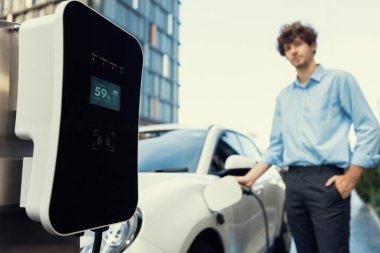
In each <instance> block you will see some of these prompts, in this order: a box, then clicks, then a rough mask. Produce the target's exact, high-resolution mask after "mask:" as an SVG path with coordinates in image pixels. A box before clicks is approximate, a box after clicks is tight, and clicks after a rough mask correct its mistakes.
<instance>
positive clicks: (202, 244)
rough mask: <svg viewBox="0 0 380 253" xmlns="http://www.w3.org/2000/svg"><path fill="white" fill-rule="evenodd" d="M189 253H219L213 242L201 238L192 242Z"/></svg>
mask: <svg viewBox="0 0 380 253" xmlns="http://www.w3.org/2000/svg"><path fill="white" fill-rule="evenodd" d="M187 253H219V252H217V251H216V250H215V248H214V247H213V246H212V244H211V243H209V242H207V241H205V240H203V239H199V240H196V241H195V242H193V244H191V246H190V249H189V251H188V252H187Z"/></svg>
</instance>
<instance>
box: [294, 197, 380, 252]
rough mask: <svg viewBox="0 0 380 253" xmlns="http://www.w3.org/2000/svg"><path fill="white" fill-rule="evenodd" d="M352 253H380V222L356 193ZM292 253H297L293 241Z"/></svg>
mask: <svg viewBox="0 0 380 253" xmlns="http://www.w3.org/2000/svg"><path fill="white" fill-rule="evenodd" d="M350 252H351V253H380V222H379V219H378V217H377V216H376V214H375V213H374V211H373V210H372V208H370V207H368V206H367V205H366V204H365V203H363V201H362V200H361V199H360V198H359V195H358V194H357V193H356V191H354V192H353V193H352V196H351V240H350ZM290 253H297V251H296V249H295V245H294V242H293V241H292V245H291V249H290Z"/></svg>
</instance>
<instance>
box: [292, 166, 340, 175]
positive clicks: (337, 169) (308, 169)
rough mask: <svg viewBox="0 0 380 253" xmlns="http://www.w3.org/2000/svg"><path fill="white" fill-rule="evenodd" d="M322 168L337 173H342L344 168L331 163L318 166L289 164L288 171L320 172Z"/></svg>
mask: <svg viewBox="0 0 380 253" xmlns="http://www.w3.org/2000/svg"><path fill="white" fill-rule="evenodd" d="M322 170H329V171H334V172H336V173H339V174H343V173H344V169H343V168H340V167H337V166H336V165H333V164H324V165H319V166H293V165H291V166H289V171H292V172H320V171H322Z"/></svg>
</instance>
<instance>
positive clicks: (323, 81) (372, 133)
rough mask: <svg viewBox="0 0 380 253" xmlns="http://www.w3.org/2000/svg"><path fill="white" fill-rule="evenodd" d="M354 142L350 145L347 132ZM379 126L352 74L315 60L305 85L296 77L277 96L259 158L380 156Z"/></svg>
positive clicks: (291, 161) (365, 161)
mask: <svg viewBox="0 0 380 253" xmlns="http://www.w3.org/2000/svg"><path fill="white" fill-rule="evenodd" d="M352 124H353V125H354V130H355V135H356V138H357V142H356V145H355V148H354V149H353V150H351V148H350V145H349V138H348V135H349V131H350V127H351V125H352ZM379 149H380V128H379V123H378V122H377V120H376V118H375V116H374V114H373V113H372V111H371V109H370V107H369V105H368V103H367V101H366V99H365V98H364V95H363V93H362V91H361V89H360V87H359V85H358V83H357V82H356V80H355V79H354V77H353V76H352V75H350V74H349V73H347V72H344V71H340V70H327V69H324V68H323V67H322V66H321V65H318V66H317V68H316V69H315V70H314V72H313V74H312V76H311V77H310V79H309V81H308V83H307V84H306V85H302V84H301V83H300V82H299V81H298V79H296V80H295V81H294V82H293V83H292V84H290V85H289V86H287V87H286V88H285V89H283V90H282V91H281V93H280V95H279V96H278V97H277V100H276V109H275V113H274V118H273V124H272V132H271V137H270V146H269V148H268V150H267V152H266V153H265V154H264V156H263V158H262V161H263V162H264V163H266V164H275V165H278V166H289V165H298V166H311V165H322V164H335V165H336V166H338V167H341V168H348V166H349V165H351V164H354V165H358V166H360V167H363V168H372V167H375V166H376V164H377V163H378V162H379V161H380V155H378V152H379Z"/></svg>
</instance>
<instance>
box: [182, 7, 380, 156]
mask: <svg viewBox="0 0 380 253" xmlns="http://www.w3.org/2000/svg"><path fill="white" fill-rule="evenodd" d="M379 13H380V1H378V0H361V1H357V0H314V1H310V0H265V1H261V0H260V1H259V0H234V1H227V0H182V1H181V6H180V22H181V26H180V43H181V46H180V63H181V65H180V70H179V71H180V93H179V101H180V102H179V103H180V109H179V123H181V124H209V123H215V124H220V125H223V126H227V127H231V128H233V129H236V130H240V131H243V132H246V133H252V134H254V135H255V136H256V140H257V143H258V145H259V146H260V147H262V148H264V149H265V148H266V147H267V145H268V144H269V136H270V129H271V125H272V118H273V112H274V106H275V100H276V97H277V95H278V94H279V92H280V91H281V90H282V89H283V88H285V87H286V86H287V85H289V84H290V83H291V82H292V81H294V79H295V78H296V72H295V70H294V68H293V67H292V66H291V65H290V63H289V62H288V61H287V60H286V59H285V58H284V57H281V56H280V54H279V53H278V51H277V50H276V39H277V37H278V34H279V30H280V28H281V26H282V25H283V24H285V23H290V22H293V21H297V20H300V21H302V22H303V23H305V24H310V25H311V26H313V27H314V28H315V29H316V30H317V32H318V39H317V43H318V49H317V54H316V57H315V59H316V62H317V63H320V64H322V65H323V67H325V68H332V69H342V70H345V71H348V72H350V73H351V74H353V75H354V76H355V78H356V79H357V81H358V82H359V84H360V86H361V88H362V90H363V92H364V95H365V97H366V98H367V101H368V102H369V104H370V106H371V108H372V110H373V111H374V113H375V115H376V117H378V118H379V110H378V104H377V100H378V99H379V98H380V73H379V72H380V64H379V62H378V61H379V59H380V26H379V25H378V24H380V15H379Z"/></svg>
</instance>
